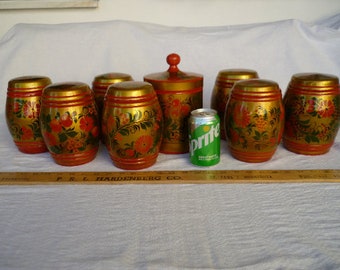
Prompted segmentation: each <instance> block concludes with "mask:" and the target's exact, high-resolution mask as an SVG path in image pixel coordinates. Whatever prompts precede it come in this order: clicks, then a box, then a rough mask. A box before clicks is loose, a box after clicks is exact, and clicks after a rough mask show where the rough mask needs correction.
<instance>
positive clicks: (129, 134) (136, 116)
mask: <svg viewBox="0 0 340 270" xmlns="http://www.w3.org/2000/svg"><path fill="white" fill-rule="evenodd" d="M102 121H103V122H105V123H106V131H105V138H104V140H105V144H106V147H107V150H108V152H109V154H110V157H111V159H112V161H113V164H114V165H115V166H116V167H118V168H121V169H126V170H139V169H144V168H147V167H150V166H152V165H153V164H154V163H155V162H156V160H157V157H158V154H159V148H160V144H161V140H162V128H163V116H162V111H161V108H160V105H159V102H158V99H157V95H156V92H155V90H154V89H153V87H152V85H151V84H150V83H147V82H139V81H126V82H120V83H116V84H113V85H111V86H109V88H108V90H107V92H106V95H105V98H104V110H103V119H102Z"/></svg>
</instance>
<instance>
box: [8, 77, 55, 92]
mask: <svg viewBox="0 0 340 270" xmlns="http://www.w3.org/2000/svg"><path fill="white" fill-rule="evenodd" d="M49 84H51V80H50V78H48V77H45V76H35V75H32V76H21V77H16V78H14V79H12V80H10V81H9V82H8V89H9V90H11V89H36V88H43V87H45V86H46V85H49Z"/></svg>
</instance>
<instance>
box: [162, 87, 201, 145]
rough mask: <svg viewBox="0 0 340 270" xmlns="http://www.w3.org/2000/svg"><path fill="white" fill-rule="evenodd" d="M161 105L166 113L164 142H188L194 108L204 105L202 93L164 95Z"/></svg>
mask: <svg viewBox="0 0 340 270" xmlns="http://www.w3.org/2000/svg"><path fill="white" fill-rule="evenodd" d="M183 96H184V95H183ZM160 105H161V107H162V111H163V114H164V130H163V142H187V141H188V119H189V116H190V112H191V111H192V110H194V109H198V108H201V107H202V99H201V93H199V94H197V95H191V96H188V95H185V97H184V98H183V97H179V96H178V95H163V96H162V97H160Z"/></svg>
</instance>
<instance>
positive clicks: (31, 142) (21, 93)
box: [6, 76, 51, 154]
mask: <svg viewBox="0 0 340 270" xmlns="http://www.w3.org/2000/svg"><path fill="white" fill-rule="evenodd" d="M49 84H51V80H50V78H48V77H45V76H23V77H17V78H14V79H12V80H10V81H9V82H8V89H7V99H6V121H7V126H8V129H9V131H10V133H11V135H12V138H13V141H14V143H15V145H16V146H17V148H18V149H19V150H20V151H21V152H23V153H27V154H35V153H43V152H46V151H47V148H46V146H45V143H44V140H43V137H42V135H41V129H40V124H39V113H40V106H41V93H42V90H43V88H44V87H45V86H47V85H49Z"/></svg>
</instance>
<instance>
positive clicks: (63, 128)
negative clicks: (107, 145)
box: [40, 82, 100, 166]
mask: <svg viewBox="0 0 340 270" xmlns="http://www.w3.org/2000/svg"><path fill="white" fill-rule="evenodd" d="M40 126H41V130H42V134H43V137H44V141H45V143H46V145H47V147H48V150H49V152H50V154H51V156H52V158H53V159H54V161H55V162H56V163H57V164H60V165H63V166H76V165H81V164H84V163H88V162H90V161H92V160H93V159H94V158H95V157H96V154H97V151H98V146H99V129H100V127H99V120H98V112H97V107H96V105H95V99H94V94H93V91H92V90H91V89H90V87H89V86H88V85H87V84H85V83H81V82H64V83H55V84H51V85H49V86H47V87H45V88H44V90H43V93H42V101H41V112H40Z"/></svg>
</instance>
